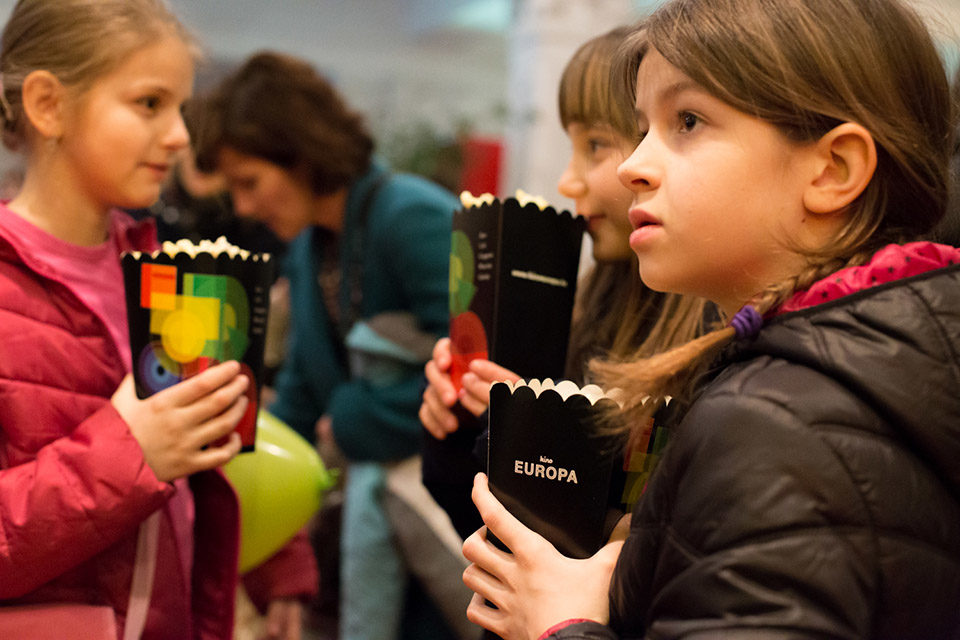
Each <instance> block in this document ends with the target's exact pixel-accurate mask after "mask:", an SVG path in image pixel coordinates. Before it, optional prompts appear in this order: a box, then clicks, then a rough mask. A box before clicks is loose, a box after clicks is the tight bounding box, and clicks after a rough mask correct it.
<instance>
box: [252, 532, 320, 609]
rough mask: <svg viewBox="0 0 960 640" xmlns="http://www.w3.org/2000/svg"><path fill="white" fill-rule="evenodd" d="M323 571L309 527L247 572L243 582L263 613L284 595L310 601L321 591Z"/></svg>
mask: <svg viewBox="0 0 960 640" xmlns="http://www.w3.org/2000/svg"><path fill="white" fill-rule="evenodd" d="M319 579H320V574H319V573H318V572H317V560H316V558H315V557H314V554H313V547H311V546H310V540H309V538H308V537H307V530H306V528H303V529H301V530H300V531H299V532H297V534H296V535H295V536H294V537H293V538H292V539H291V540H290V542H288V543H287V544H286V545H285V546H284V547H282V548H281V549H280V550H279V551H277V552H276V553H275V554H273V555H272V556H271V557H270V558H268V559H267V560H266V561H265V562H263V564H260V565H259V566H257V567H255V568H253V569H251V570H250V571H248V572H247V573H245V574H244V575H243V586H244V588H246V590H247V595H248V596H250V601H251V602H253V604H254V605H255V606H256V607H257V609H258V610H259V611H260V612H261V613H263V612H265V611H266V610H267V605H268V604H270V602H271V601H273V600H278V599H280V598H297V599H299V600H302V601H307V600H309V599H310V598H312V597H313V596H315V595H316V594H317V590H318V588H319Z"/></svg>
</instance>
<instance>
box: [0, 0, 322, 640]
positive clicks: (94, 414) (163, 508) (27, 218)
mask: <svg viewBox="0 0 960 640" xmlns="http://www.w3.org/2000/svg"><path fill="white" fill-rule="evenodd" d="M195 54H196V48H195V45H194V43H193V41H192V39H191V38H190V36H189V35H188V34H187V33H186V31H185V30H184V29H183V27H182V26H181V24H180V23H179V22H178V21H177V19H176V18H175V17H174V16H173V15H172V14H171V13H170V12H169V11H168V9H167V8H166V6H165V5H164V4H163V2H162V0H62V1H60V2H49V0H20V1H19V2H18V3H17V4H16V6H15V7H14V9H13V12H12V14H11V16H10V18H9V20H8V22H7V24H6V27H5V29H4V31H3V36H2V52H0V84H2V88H0V108H2V109H0V111H2V122H3V138H4V143H5V144H6V145H7V146H8V147H10V148H18V149H22V150H23V151H24V152H25V155H26V169H25V175H24V180H23V184H22V187H21V189H20V190H19V192H18V193H17V194H16V196H15V197H14V198H13V199H12V200H10V201H9V202H6V203H3V204H2V206H0V635H2V636H4V637H27V638H35V637H48V636H47V635H44V634H48V633H53V634H55V636H56V637H58V638H70V637H74V636H73V635H71V634H80V635H78V636H76V637H81V636H82V637H84V638H91V637H123V638H141V637H142V638H211V639H213V638H220V639H227V638H230V637H231V635H232V624H233V602H234V597H235V587H236V580H237V552H238V546H239V540H238V530H239V527H238V520H239V516H238V507H237V501H236V496H235V495H234V493H233V490H232V489H231V487H230V485H229V484H228V483H227V481H226V480H225V478H224V477H223V476H222V474H220V472H219V471H218V470H217V469H218V467H220V466H221V465H222V464H224V463H225V462H227V461H228V460H230V459H231V458H232V457H233V456H234V455H236V454H237V452H238V451H239V449H240V442H239V437H238V436H237V434H235V433H233V428H234V426H235V425H236V423H237V422H238V420H239V419H240V417H241V416H242V415H243V413H244V411H245V410H246V405H247V399H246V397H245V393H244V391H245V389H246V388H247V385H248V384H249V383H250V382H249V380H248V379H247V378H246V377H245V376H243V375H241V374H240V367H239V365H238V363H236V362H225V363H222V364H220V365H217V366H215V367H212V368H211V369H209V370H207V371H206V372H204V373H202V374H199V375H197V376H195V377H193V378H190V379H189V380H187V381H184V382H182V383H180V384H178V385H175V386H174V387H171V388H169V389H166V390H164V391H161V392H159V393H157V394H155V395H153V396H151V397H150V398H148V399H145V400H140V399H138V398H137V396H136V394H135V392H134V385H133V382H132V378H131V376H130V375H129V373H128V372H129V371H130V366H131V365H130V360H131V358H130V347H129V343H128V338H127V324H126V309H125V297H124V289H123V279H122V276H121V268H120V261H119V256H120V253H121V251H123V250H133V249H136V250H153V249H155V248H156V246H157V242H156V237H155V233H154V230H153V229H152V227H141V226H137V225H135V224H134V222H133V221H132V220H131V219H130V218H129V217H127V216H126V215H125V214H123V213H121V212H120V211H119V208H140V207H146V206H148V205H150V204H151V203H152V202H153V201H154V200H155V199H156V198H157V197H158V195H159V193H160V189H161V187H162V185H163V183H164V181H165V179H166V177H167V174H168V173H169V171H170V170H171V168H172V165H173V162H174V157H175V154H176V152H177V151H179V150H181V149H183V148H184V147H185V146H186V145H187V144H188V142H189V137H188V134H187V130H186V128H185V126H184V123H183V120H182V118H181V107H182V106H183V104H184V102H185V101H186V100H187V98H189V96H190V93H191V90H192V85H193V73H194V62H195ZM125 374H126V375H125ZM278 562H280V563H281V564H282V563H286V565H285V567H275V568H274V569H275V570H274V574H277V573H278V572H279V573H285V574H286V575H287V576H296V577H294V578H289V579H287V580H286V581H285V582H284V583H283V584H282V585H279V586H277V588H273V589H271V588H262V583H263V582H264V581H263V580H258V581H257V583H258V585H259V586H258V587H257V588H253V589H251V591H252V592H254V593H255V594H256V595H263V594H265V595H264V597H265V598H266V599H271V600H275V603H274V604H271V609H272V612H273V613H274V617H275V618H277V619H280V620H282V624H280V627H284V628H286V629H287V630H290V631H291V632H292V635H290V636H284V637H296V635H297V634H298V629H299V608H298V607H299V605H298V604H296V603H295V597H296V596H298V595H304V594H309V593H310V592H311V591H312V589H313V588H314V586H313V585H314V584H315V582H316V580H315V570H314V569H313V564H312V563H313V558H312V555H311V554H310V550H309V547H306V548H305V553H300V554H299V555H298V554H297V553H296V552H289V551H288V552H285V553H281V554H280V556H279V560H278ZM291 567H306V568H307V570H306V571H303V570H301V571H295V570H293V569H291ZM265 572H269V570H267V569H265V570H264V572H261V574H262V573H265ZM257 577H258V578H263V577H264V576H263V575H258V576H257ZM266 582H270V580H269V579H266ZM274 582H276V581H275V580H274ZM255 597H256V596H255ZM24 620H26V621H27V623H26V626H24V622H23V621H24ZM56 621H60V622H56ZM5 624H6V625H8V626H6V627H5V626H4V625H5ZM17 625H19V626H17ZM54 627H55V628H54ZM4 629H6V630H7V631H6V633H5V632H4ZM14 630H15V631H14ZM98 634H99V635H98Z"/></svg>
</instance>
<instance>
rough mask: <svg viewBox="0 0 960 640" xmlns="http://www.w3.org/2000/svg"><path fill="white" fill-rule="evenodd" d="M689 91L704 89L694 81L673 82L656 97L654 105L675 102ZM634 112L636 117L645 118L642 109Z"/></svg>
mask: <svg viewBox="0 0 960 640" xmlns="http://www.w3.org/2000/svg"><path fill="white" fill-rule="evenodd" d="M687 91H697V92H702V91H703V89H702V88H701V87H700V85H698V84H697V83H696V82H694V81H693V80H691V79H689V78H684V79H682V80H678V81H677V82H672V83H670V84H668V85H667V86H666V87H664V88H663V89H661V90H660V91H659V92H658V93H657V94H656V95H655V96H654V104H663V103H666V102H669V101H671V100H675V99H676V97H677V96H678V95H680V94H682V93H685V92H687ZM633 111H634V115H635V116H636V117H637V118H642V117H644V111H643V109H641V108H640V107H636V108H634V110H633Z"/></svg>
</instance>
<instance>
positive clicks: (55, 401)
mask: <svg viewBox="0 0 960 640" xmlns="http://www.w3.org/2000/svg"><path fill="white" fill-rule="evenodd" d="M2 213H3V212H0V214H2ZM117 225H118V232H119V233H118V237H120V238H121V246H122V247H123V248H124V249H139V250H152V249H154V248H156V246H157V241H156V234H155V230H154V228H153V226H152V225H151V224H141V225H137V224H135V223H134V222H133V221H132V220H131V219H129V218H126V217H125V216H124V217H122V218H120V219H119V220H118V222H117ZM123 375H124V366H123V363H122V360H121V357H120V354H119V353H118V352H117V350H116V347H115V346H114V345H113V342H112V341H111V339H110V336H109V332H108V330H107V328H106V327H105V326H104V325H103V323H102V322H101V321H100V320H99V318H97V317H96V316H95V315H94V314H92V313H91V312H90V311H89V310H88V309H87V308H86V307H85V306H84V304H83V303H82V302H81V301H80V300H79V299H78V298H77V297H76V296H75V295H73V293H72V292H71V291H69V290H68V289H67V287H66V286H64V285H62V284H60V283H59V282H57V281H56V280H55V279H52V278H51V277H50V274H49V273H47V272H46V270H45V268H44V265H43V264H42V263H38V262H37V261H35V260H32V259H31V257H30V256H29V255H25V253H24V252H22V251H18V250H17V242H16V239H15V238H9V237H5V235H4V234H3V232H2V230H0V616H2V615H3V608H2V607H3V606H4V605H12V604H17V605H21V604H32V603H64V602H66V603H84V604H92V605H101V606H104V605H105V606H109V607H111V608H112V609H113V610H114V611H115V612H116V616H117V622H118V628H119V629H122V628H123V621H124V617H125V614H126V609H127V604H128V599H129V594H130V584H131V577H132V572H133V565H134V558H135V556H136V546H137V536H138V529H139V525H140V523H141V522H142V521H143V520H144V519H145V518H147V516H149V515H150V514H151V513H152V512H154V511H156V510H157V509H159V508H161V507H162V506H163V505H164V504H165V503H166V501H167V500H168V499H169V497H170V496H171V495H172V493H173V487H172V485H170V484H168V483H165V482H161V481H159V480H158V479H157V478H156V477H155V476H154V474H153V472H152V471H151V470H150V468H149V467H148V466H147V464H146V461H145V460H144V457H143V453H142V451H141V449H140V446H139V445H138V443H137V441H136V440H135V439H134V437H133V435H132V434H131V432H130V430H129V428H128V427H127V425H126V423H125V422H124V421H123V420H122V419H121V418H120V416H119V414H117V412H116V411H115V410H114V409H113V407H112V405H111V404H110V397H111V396H112V394H113V392H114V391H115V390H116V388H117V386H118V385H119V383H120V380H121V378H122V377H123ZM190 485H191V489H192V490H193V494H194V500H195V510H196V526H195V542H194V544H195V553H194V571H193V578H192V582H193V584H192V597H193V600H192V603H191V610H192V613H193V628H194V630H195V637H196V638H203V639H214V638H222V639H226V638H230V637H231V635H232V626H233V609H234V598H235V587H236V584H237V568H236V567H237V557H238V549H239V509H238V504H237V499H236V495H235V494H234V492H233V489H232V488H231V486H230V485H229V483H228V482H227V480H226V479H225V478H224V476H223V475H222V474H221V473H220V472H219V471H211V472H206V473H201V474H197V475H195V476H193V477H192V478H191V479H190ZM159 561H160V562H164V561H170V560H169V559H164V558H160V559H159ZM248 578H249V579H248V580H247V583H248V590H249V591H250V592H251V595H252V596H253V599H254V601H255V603H256V604H257V605H258V606H260V607H261V608H262V607H263V606H264V605H265V604H266V602H267V601H268V600H271V599H274V598H277V597H294V596H309V595H311V594H312V593H314V591H315V589H316V584H317V575H316V565H315V562H314V559H313V554H312V551H311V549H310V547H309V545H308V544H307V543H306V539H305V537H304V536H303V535H300V536H298V537H297V538H295V539H294V541H293V542H292V543H291V544H290V545H288V547H287V548H286V549H284V550H283V552H282V553H279V554H277V556H276V557H275V558H274V559H272V560H270V561H268V562H267V563H265V564H264V565H262V566H261V567H259V568H258V569H256V570H255V571H254V572H252V574H251V575H249V576H248ZM178 588H179V587H177V586H176V585H171V586H170V588H169V589H168V588H165V587H164V585H156V584H155V586H154V590H153V597H152V600H151V611H150V615H151V616H154V615H163V609H164V605H165V602H166V598H167V597H168V595H169V594H170V593H173V592H175V591H176V590H177V589H178Z"/></svg>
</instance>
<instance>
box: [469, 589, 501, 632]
mask: <svg viewBox="0 0 960 640" xmlns="http://www.w3.org/2000/svg"><path fill="white" fill-rule="evenodd" d="M491 602H492V601H491ZM505 617H506V614H504V612H503V611H501V610H499V609H494V608H493V607H491V606H490V605H488V604H487V603H486V601H485V600H484V598H483V596H481V595H479V594H477V593H474V594H473V597H472V598H471V599H470V604H469V605H467V620H469V621H470V622H472V623H473V624H475V625H479V626H481V627H483V628H484V629H487V630H489V631H492V632H493V633H495V634H497V635H498V636H500V637H502V638H506V637H507V633H506V625H505V622H504V618H505Z"/></svg>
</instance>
